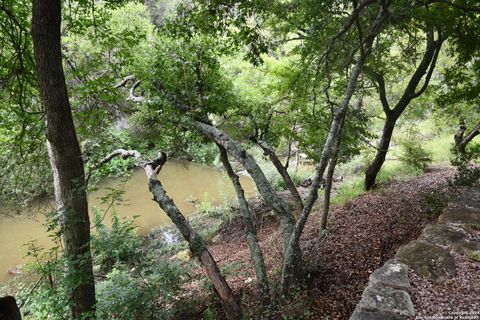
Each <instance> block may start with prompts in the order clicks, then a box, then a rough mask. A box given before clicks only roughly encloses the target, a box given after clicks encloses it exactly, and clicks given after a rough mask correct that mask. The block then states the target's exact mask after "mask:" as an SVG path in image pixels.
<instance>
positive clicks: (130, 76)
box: [113, 74, 135, 89]
mask: <svg viewBox="0 0 480 320" xmlns="http://www.w3.org/2000/svg"><path fill="white" fill-rule="evenodd" d="M130 81H135V76H134V75H132V74H131V75H128V76H126V77H125V78H123V79H122V81H120V82H119V83H117V84H116V85H115V86H114V87H113V88H115V89H118V88H120V87H125V85H126V84H127V83H128V82H130Z"/></svg>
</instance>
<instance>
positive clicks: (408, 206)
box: [209, 168, 453, 319]
mask: <svg viewBox="0 0 480 320" xmlns="http://www.w3.org/2000/svg"><path fill="white" fill-rule="evenodd" d="M452 174H453V172H452V171H451V170H450V169H442V168H437V169H435V170H432V171H431V172H429V173H427V174H425V175H423V176H421V177H417V178H414V179H412V180H410V181H401V182H392V183H390V184H388V185H386V186H383V188H381V189H379V190H377V191H375V192H369V193H366V194H363V195H362V196H360V197H359V198H357V199H355V200H353V201H351V202H350V203H348V204H346V205H343V206H338V207H335V208H333V210H332V215H331V216H332V217H333V218H332V220H331V221H330V224H329V227H328V232H327V233H326V234H323V235H321V236H320V235H319V231H318V226H319V221H318V217H319V214H318V212H313V214H312V216H311V218H310V219H309V221H308V224H307V226H306V229H305V232H304V235H303V237H302V248H303V250H304V258H305V264H306V265H305V269H306V270H307V275H306V277H307V280H308V281H307V284H306V285H307V287H306V289H305V290H302V291H301V293H299V294H298V295H297V296H296V298H295V299H294V301H293V302H292V303H289V304H288V305H284V306H281V307H280V313H281V314H277V315H274V316H273V318H281V317H286V318H290V319H300V318H304V319H348V318H349V316H350V315H351V313H352V312H353V310H354V308H355V305H356V303H357V302H358V301H359V299H360V297H361V294H362V291H363V289H364V287H365V285H366V283H367V281H368V276H369V275H370V273H371V272H373V271H374V270H375V269H376V268H378V267H380V266H381V265H382V264H383V263H384V262H385V261H386V260H388V259H389V258H391V257H393V256H394V254H395V252H396V250H397V249H398V247H399V246H400V245H402V244H405V243H407V242H409V241H410V240H412V239H415V238H417V237H418V236H419V234H420V232H421V230H422V229H423V227H424V226H425V225H426V224H427V223H429V222H432V221H433V220H435V218H436V217H437V215H438V214H439V213H440V211H441V209H443V207H444V206H445V205H446V203H447V202H448V200H449V194H448V193H447V189H448V188H447V186H448V183H447V179H448V178H449V177H451V176H452ZM255 206H256V208H257V210H256V211H257V213H258V214H257V227H258V237H259V239H260V243H261V246H262V248H263V250H264V255H265V259H266V264H267V268H268V271H269V274H270V276H271V278H272V279H278V277H279V274H280V270H281V266H280V261H281V257H280V255H281V253H280V248H281V237H280V231H279V228H278V223H277V221H276V219H275V218H274V216H273V215H272V214H271V213H270V212H269V211H268V208H266V207H265V206H263V205H262V204H261V203H256V204H255ZM209 248H210V249H211V251H212V253H213V256H214V257H215V259H216V260H217V261H218V262H219V264H220V266H221V267H222V269H224V270H225V273H226V276H227V278H228V281H229V283H230V284H231V285H232V287H233V288H234V290H235V293H236V294H237V295H238V296H239V297H240V298H241V300H242V303H243V306H244V309H245V310H249V312H251V316H254V315H255V311H252V310H256V308H257V307H258V305H257V299H256V290H255V284H254V281H252V279H255V273H254V270H253V268H252V267H251V260H250V255H249V252H248V248H247V246H246V244H245V241H244V240H243V226H242V223H241V220H233V221H231V222H230V223H228V224H227V225H224V226H223V228H222V233H221V238H220V239H219V240H217V241H216V242H215V243H213V244H211V245H210V246H209Z"/></svg>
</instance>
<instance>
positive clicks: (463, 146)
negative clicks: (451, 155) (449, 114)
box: [454, 122, 480, 156]
mask: <svg viewBox="0 0 480 320" xmlns="http://www.w3.org/2000/svg"><path fill="white" fill-rule="evenodd" d="M466 131H467V127H466V126H465V123H464V122H462V123H461V124H460V128H459V129H458V132H457V133H456V134H455V136H454V141H455V149H456V150H457V152H458V154H459V155H460V156H465V155H466V154H467V145H468V143H469V142H470V141H472V140H473V138H475V137H476V136H478V135H479V134H480V123H479V124H477V125H476V126H475V127H474V128H473V129H472V130H471V131H470V132H469V133H467V135H466V136H465V132H466Z"/></svg>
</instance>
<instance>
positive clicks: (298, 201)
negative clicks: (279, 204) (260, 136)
mask: <svg viewBox="0 0 480 320" xmlns="http://www.w3.org/2000/svg"><path fill="white" fill-rule="evenodd" d="M255 142H256V143H257V144H258V145H259V146H260V147H261V148H262V150H263V152H264V153H265V154H266V155H267V156H268V157H269V158H270V161H271V162H272V163H273V165H274V166H275V169H277V172H278V173H279V174H280V176H281V177H282V179H283V182H285V185H286V187H287V190H288V191H289V192H290V194H291V195H292V198H293V204H294V207H295V209H296V211H298V212H300V211H302V209H303V200H302V197H301V196H300V193H298V190H297V187H296V186H295V184H294V183H293V181H292V178H291V177H290V174H289V173H288V171H287V168H286V167H284V166H283V164H282V162H281V161H280V159H279V158H278V156H277V154H276V153H275V151H273V149H272V148H271V147H270V146H269V145H268V143H266V142H265V141H261V140H257V141H255Z"/></svg>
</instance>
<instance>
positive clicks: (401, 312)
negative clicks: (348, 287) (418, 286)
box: [358, 284, 415, 319]
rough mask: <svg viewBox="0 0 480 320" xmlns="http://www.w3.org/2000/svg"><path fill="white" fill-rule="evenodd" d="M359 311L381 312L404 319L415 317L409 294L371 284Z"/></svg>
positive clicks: (364, 292)
mask: <svg viewBox="0 0 480 320" xmlns="http://www.w3.org/2000/svg"><path fill="white" fill-rule="evenodd" d="M358 311H364V312H370V313H372V312H380V313H386V314H394V315H397V316H404V317H413V316H414V315H415V310H414V308H413V303H412V300H411V299H410V296H409V295H408V293H406V292H405V291H401V290H396V289H392V288H388V287H384V286H382V285H379V284H369V285H368V287H367V288H366V289H365V291H363V295H362V299H361V300H360V303H359V304H358ZM364 316H366V315H364ZM372 316H373V315H372ZM367 319H368V318H367ZM373 319H375V318H373Z"/></svg>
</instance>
